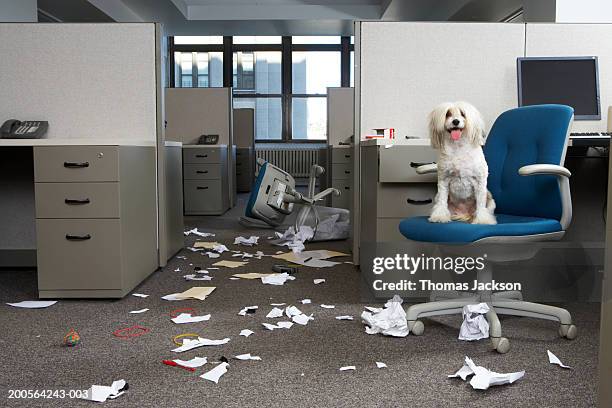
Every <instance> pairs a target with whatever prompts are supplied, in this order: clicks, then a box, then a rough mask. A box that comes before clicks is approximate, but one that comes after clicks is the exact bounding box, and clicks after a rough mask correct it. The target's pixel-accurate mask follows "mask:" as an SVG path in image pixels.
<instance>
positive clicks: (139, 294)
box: [132, 293, 149, 298]
mask: <svg viewBox="0 0 612 408" xmlns="http://www.w3.org/2000/svg"><path fill="white" fill-rule="evenodd" d="M132 296H136V297H139V298H147V297H149V295H143V294H142V293H132Z"/></svg>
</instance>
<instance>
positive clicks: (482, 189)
mask: <svg viewBox="0 0 612 408" xmlns="http://www.w3.org/2000/svg"><path fill="white" fill-rule="evenodd" d="M429 132H430V137H431V146H432V147H433V148H434V149H438V150H439V152H440V155H439V158H438V193H437V194H436V198H435V201H434V205H433V209H432V212H431V216H430V217H429V221H430V222H450V221H465V222H471V223H472V224H496V223H497V221H496V219H495V215H493V212H494V210H495V201H494V200H493V197H492V196H491V193H490V192H489V191H488V190H487V177H488V175H489V168H488V166H487V162H486V161H485V157H484V154H483V152H482V145H484V142H485V137H486V136H485V128H484V121H483V119H482V116H481V115H480V112H478V110H477V109H476V108H475V107H474V106H472V105H471V104H469V103H467V102H455V103H443V104H441V105H439V106H438V107H436V108H435V109H434V110H433V112H431V114H430V115H429Z"/></svg>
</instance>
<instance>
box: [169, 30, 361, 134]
mask: <svg viewBox="0 0 612 408" xmlns="http://www.w3.org/2000/svg"><path fill="white" fill-rule="evenodd" d="M354 50H355V46H354V45H353V44H351V37H350V36H341V37H340V43H339V44H293V43H292V37H291V36H283V37H281V43H280V44H234V43H233V37H231V36H224V37H223V44H175V43H174V37H172V36H170V37H169V38H168V57H169V58H168V59H169V69H168V71H169V81H168V82H169V86H170V88H174V87H176V79H175V69H174V65H175V60H174V53H175V52H222V53H223V87H227V88H232V87H233V84H234V72H233V57H234V52H252V53H255V52H257V51H277V52H278V51H280V52H281V93H279V94H276V93H266V94H263V93H256V92H248V91H246V92H245V91H237V92H234V91H232V96H233V97H234V98H279V97H280V98H281V139H256V140H255V142H256V143H319V144H320V143H324V142H325V140H321V139H311V140H309V139H294V138H293V123H292V121H293V112H292V109H293V108H292V106H293V98H326V97H327V94H298V93H296V94H294V93H293V77H292V75H293V72H292V69H293V60H292V53H293V52H294V51H305V52H308V51H335V52H340V86H341V87H350V77H351V67H350V55H351V51H354ZM253 64H254V65H253V75H255V69H256V68H255V62H254V63H253ZM209 71H210V68H209ZM209 79H210V78H209ZM196 85H197V83H196Z"/></svg>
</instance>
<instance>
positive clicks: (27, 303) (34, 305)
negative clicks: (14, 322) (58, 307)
mask: <svg viewBox="0 0 612 408" xmlns="http://www.w3.org/2000/svg"><path fill="white" fill-rule="evenodd" d="M56 303H57V300H24V301H23V302H19V303H7V305H9V306H13V307H21V308H24V309H42V308H45V307H49V306H53V305H54V304H56Z"/></svg>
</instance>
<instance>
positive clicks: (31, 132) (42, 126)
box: [0, 119, 49, 139]
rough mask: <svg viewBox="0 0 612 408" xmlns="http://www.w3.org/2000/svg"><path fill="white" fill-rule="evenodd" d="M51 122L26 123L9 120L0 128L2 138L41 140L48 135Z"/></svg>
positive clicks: (30, 121)
mask: <svg viewBox="0 0 612 408" xmlns="http://www.w3.org/2000/svg"><path fill="white" fill-rule="evenodd" d="M47 129H49V122H46V121H40V120H36V121H32V120H29V121H25V122H21V121H19V120H17V119H9V120H7V121H6V122H4V123H3V124H2V127H1V128H0V137H2V138H3V139H40V138H41V137H43V136H44V135H45V133H47Z"/></svg>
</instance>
